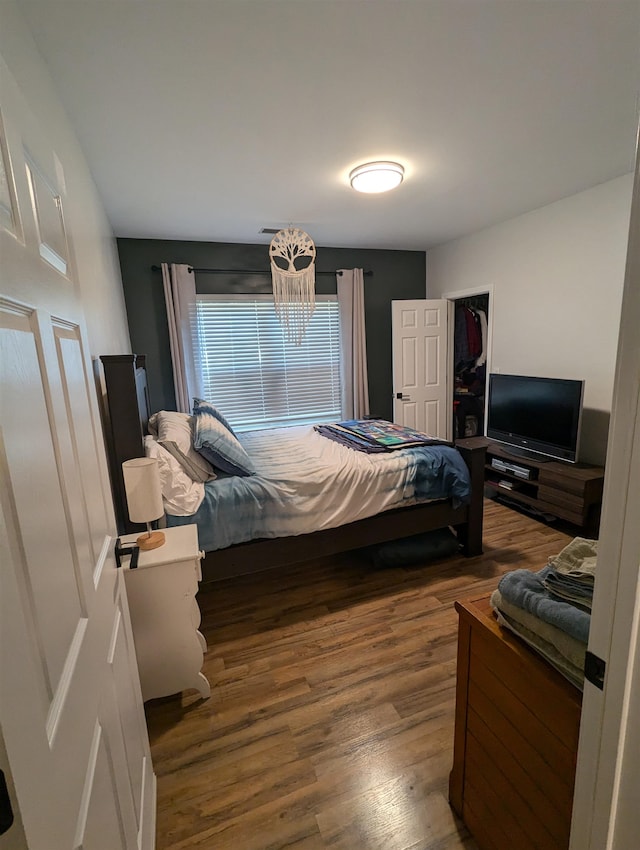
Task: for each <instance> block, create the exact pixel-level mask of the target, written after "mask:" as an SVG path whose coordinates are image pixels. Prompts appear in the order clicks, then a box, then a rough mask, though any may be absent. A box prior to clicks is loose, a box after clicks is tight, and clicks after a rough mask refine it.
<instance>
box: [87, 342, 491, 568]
mask: <svg viewBox="0 0 640 850" xmlns="http://www.w3.org/2000/svg"><path fill="white" fill-rule="evenodd" d="M100 359H101V361H102V365H103V370H104V386H105V388H106V394H105V396H104V399H103V402H104V403H103V405H102V408H103V414H104V422H105V437H106V443H107V451H108V458H109V469H110V475H111V481H112V488H113V495H114V505H115V510H116V520H117V524H118V531H119V533H129V532H134V531H137V530H138V529H139V528H140V526H135V525H133V524H132V523H131V522H130V521H129V519H128V516H127V510H126V496H125V493H124V483H123V480H122V463H123V461H125V460H129V459H131V458H133V457H140V456H142V455H144V454H145V439H147V440H148V439H149V438H148V437H147V436H146V435H147V433H148V426H149V418H150V411H149V404H148V394H147V388H146V368H145V357H144V356H143V355H109V356H106V355H105V356H102V357H101V358H100ZM284 430H286V432H287V433H286V434H284V433H283V432H282V431H278V432H275V431H274V432H273V433H272V434H270V435H267V434H266V432H255V433H254V434H253V435H241V439H242V440H243V442H244V444H245V445H247V446H248V448H249V452H250V453H255V456H256V458H258V459H257V461H256V462H257V464H258V466H259V468H258V469H257V470H256V474H255V476H252V477H251V478H243V479H241V480H240V481H238V480H237V479H236V480H233V476H229V475H226V476H225V475H223V476H221V477H220V478H219V479H217V480H216V481H214V482H212V483H211V484H206V485H205V488H207V490H208V492H210V493H218V492H219V491H220V490H228V491H235V495H234V498H238V493H240V494H241V495H243V497H244V496H247V497H248V498H247V503H248V504H251V503H253V505H254V507H255V506H256V505H257V506H259V509H257V510H254V513H253V515H252V518H250V519H251V521H250V522H249V523H248V526H250V534H251V535H255V534H262V533H264V536H260V537H258V538H257V539H250V540H246V541H244V542H239V543H235V542H231V538H229V539H227V538H226V537H225V534H226V531H223V532H222V533H221V535H218V536H217V537H216V536H213V537H212V533H211V532H210V530H209V529H208V528H207V527H206V526H205V525H203V522H205V520H204V518H203V517H202V516H199V513H200V509H199V511H198V512H196V515H195V516H194V517H179V518H176V517H173V516H168V517H167V521H168V524H170V525H175V524H184V523H185V522H193V521H195V520H197V524H198V525H199V537H200V540H201V545H202V546H203V548H204V549H205V553H206V554H205V558H204V560H203V581H204V582H211V581H216V580H220V579H223V578H227V577H230V576H235V575H241V574H245V573H251V572H256V571H258V570H264V569H269V568H272V567H276V566H279V565H284V564H291V563H297V562H301V561H305V560H310V559H312V558H318V557H323V556H326V555H331V554H336V553H338V552H343V551H348V550H352V549H357V548H361V547H364V546H370V545H373V544H378V543H383V542H388V541H392V540H398V539H401V538H404V537H409V536H411V535H415V534H419V533H422V532H426V531H431V530H435V529H440V528H446V527H451V528H453V529H454V530H455V532H456V534H457V535H458V538H459V540H460V543H461V545H462V549H463V552H464V554H465V555H467V556H474V555H479V554H481V553H482V499H483V490H484V455H485V447H484V446H483V445H482V441H477V440H473V439H470V440H461V441H458V442H457V443H456V449H455V450H454V449H449V450H448V451H450V452H454V453H455V454H456V455H458V456H459V458H461V459H462V460H463V461H464V465H465V467H466V470H467V471H468V480H469V484H470V495H469V497H468V498H465V500H462V499H461V498H460V497H459V493H458V491H456V490H455V487H454V489H453V491H451V493H448V492H446V491H444V490H442V489H441V490H439V491H437V496H438V498H435V499H434V498H431V499H430V500H429V501H426V502H423V501H422V498H423V495H424V494H422V493H421V492H420V488H419V487H418V486H414V483H412V485H411V488H412V489H411V490H410V492H405V493H404V495H403V497H402V498H400V499H396V497H395V496H391V495H389V494H388V493H387V494H386V495H385V493H386V490H387V488H385V487H384V486H383V487H382V488H375V487H372V486H371V485H370V484H369V483H367V484H366V486H364V487H362V488H360V487H357V488H355V489H357V492H358V499H357V500H351V501H352V502H353V503H355V504H356V507H357V509H356V511H355V514H353V505H352V506H351V515H350V513H349V511H347V510H345V511H342V509H340V510H336V509H335V505H336V504H339V505H340V506H343V505H346V504H347V503H348V502H349V500H348V499H347V498H343V497H341V498H340V499H339V500H337V499H336V498H335V489H336V487H337V488H338V489H341V490H342V491H344V492H346V491H348V489H349V487H353V484H354V482H357V481H359V480H360V476H361V474H362V468H361V466H356V468H354V469H351V472H350V475H351V479H350V481H349V482H348V483H347V484H346V485H345V484H344V483H341V484H336V485H335V486H333V485H332V486H330V487H327V484H326V481H323V482H319V484H318V487H317V488H316V492H315V493H314V497H315V502H314V505H315V506H314V508H313V509H312V510H311V511H307V513H313V514H314V516H316V515H317V518H318V525H319V527H317V529H316V530H313V531H311V530H309V531H307V530H304V531H302V532H300V531H299V529H300V528H302V527H303V526H302V525H299V526H298V525H297V524H296V523H297V522H298V520H299V519H300V517H297V518H295V521H294V525H293V526H292V527H289V526H287V525H286V523H285V524H284V526H283V527H282V528H280V527H272V526H270V525H269V524H268V517H267V518H266V519H265V514H266V513H267V512H266V511H265V510H264V509H263V499H262V493H263V492H264V490H265V489H267V490H268V489H270V479H269V475H270V469H271V470H272V469H273V468H274V465H275V466H277V465H278V464H279V463H280V461H278V459H277V456H275V455H274V456H272V458H271V460H268V459H267V460H265V455H263V454H260V452H257V451H256V447H257V446H258V445H259V444H262V445H263V447H264V444H265V441H266V442H267V443H268V444H269V446H270V447H273V444H276V443H282V441H286V440H289V439H293V441H294V444H295V445H296V446H297V447H298V449H297V450H298V451H300V450H301V449H300V447H301V446H302V445H308V443H303V442H301V440H303V439H306V438H307V437H309V434H308V433H306V432H305V434H304V435H303V434H302V433H301V429H295V428H294V429H284ZM310 430H312V429H306V431H310ZM313 439H314V440H315V441H316V442H315V444H314V445H315V447H316V449H317V450H318V451H319V452H321V453H327V452H328V453H329V454H330V455H336V453H337V452H338V449H337V448H334V446H333V445H331V441H330V440H328V439H327V438H326V437H324V436H321V435H320V434H317V433H316V434H315V436H314V437H313ZM317 441H325V442H324V443H322V442H317ZM283 445H285V443H283ZM318 446H320V449H318ZM340 450H341V451H342V452H346V453H347V454H348V455H349V456H353V455H356V454H358V453H357V452H353V451H352V450H351V449H346V448H344V447H340ZM286 454H291V449H290V448H285V455H286ZM391 454H393V455H394V456H395V460H394V462H393V463H392V465H393V464H395V466H399V467H400V474H401V476H402V475H403V474H404V475H405V477H406V474H407V473H406V470H407V469H408V468H409V469H410V468H412V467H413V466H415V464H416V462H417V461H416V457H418V456H420V458H422V460H420V462H421V463H424V457H425V453H424V452H423V453H422V455H420V452H418V454H417V455H416V450H414V449H403V450H402V451H397V452H393V453H391ZM268 455H269V451H267V457H268ZM342 457H343V458H345V457H347V455H344V454H343V455H342ZM379 463H380V462H379V461H377V459H376V460H375V461H371V464H369V465H374V466H375V465H377V464H379ZM270 464H271V467H270V466H269V465H270ZM297 465H298V464H297V463H296V462H294V463H293V467H296V466H297ZM365 465H366V464H365ZM314 468H315V467H314ZM290 470H291V465H290V466H289V471H290ZM287 474H288V473H287ZM302 477H305V476H304V474H303V476H302ZM278 478H279V480H280V483H282V479H283V478H285V479H286V475H284V476H283V474H281V473H280V474H279V475H278ZM290 483H291V482H290V481H289V480H288V479H286V484H287V485H288V484H290ZM286 489H287V487H286V486H285V490H286ZM324 492H327V497H328V498H327V499H326V500H324V497H323V493H324ZM344 492H343V495H344ZM331 493H334V497H333V498H332V497H331ZM394 499H395V501H394ZM207 501H211V499H208V500H207ZM214 501H215V499H214ZM363 503H365V504H363ZM294 504H295V498H293V499H291V500H290V501H289V507H291V506H292V505H294ZM205 507H206V506H205ZM291 512H292V511H289V513H291ZM294 513H295V511H294ZM365 514H366V515H365ZM257 520H259V522H258V521H257ZM254 521H255V522H254ZM264 522H267V525H264V524H261V523H264ZM282 533H284V534H285V536H280V535H281V534H282ZM227 543H229V544H230V545H226V544H227ZM222 544H224V545H222Z"/></svg>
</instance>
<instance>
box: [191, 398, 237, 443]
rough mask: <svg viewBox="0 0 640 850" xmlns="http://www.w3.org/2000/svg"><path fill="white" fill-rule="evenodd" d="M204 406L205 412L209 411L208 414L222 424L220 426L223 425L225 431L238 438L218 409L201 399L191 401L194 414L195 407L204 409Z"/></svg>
mask: <svg viewBox="0 0 640 850" xmlns="http://www.w3.org/2000/svg"><path fill="white" fill-rule="evenodd" d="M204 406H206V408H207V410H208V411H209V413H210V414H211V415H212V416H215V418H216V419H217V420H218V421H219V422H222V424H223V425H224V427H225V428H226V429H227V431H231V433H232V434H233V436H234V437H236V438H237V436H238V435H237V434H236V432H235V431H234V430H233V428H232V427H231V425H229V420H228V419H227V418H226V417H225V416H223V415H222V413H220V411H219V410H218V408H217V407H214V405H213V404H211V402H210V401H204V399H201V398H194V400H193V412H194V413H195V411H196V407H204Z"/></svg>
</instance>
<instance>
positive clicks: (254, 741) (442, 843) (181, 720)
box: [146, 501, 575, 850]
mask: <svg viewBox="0 0 640 850" xmlns="http://www.w3.org/2000/svg"><path fill="white" fill-rule="evenodd" d="M574 533H575V532H574ZM574 533H566V530H564V529H562V528H560V527H554V526H546V525H544V524H542V523H539V522H537V521H535V520H533V519H530V518H528V517H525V516H523V515H521V514H519V513H516V512H514V511H512V510H509V509H508V508H506V507H503V506H501V505H499V504H496V503H494V502H490V501H485V534H484V555H482V556H480V557H476V558H469V559H467V558H464V557H455V558H451V559H448V560H446V561H440V562H436V563H432V564H429V565H418V566H415V567H411V568H394V569H374V568H373V567H371V566H370V565H369V563H368V562H367V561H366V560H365V559H364V558H363V557H362V556H359V555H357V554H347V555H341V556H337V557H332V558H327V559H323V560H319V561H315V562H312V563H306V564H300V565H296V566H294V567H289V568H287V569H281V570H275V571H273V570H272V571H269V572H267V573H262V574H258V575H257V576H256V575H254V576H251V577H244V578H238V579H233V580H227V581H224V582H220V583H218V584H216V585H210V586H209V587H208V588H207V589H206V590H204V591H203V592H201V593H200V594H199V596H198V601H199V604H200V608H201V610H202V626H201V630H202V632H203V634H204V636H205V638H206V640H207V643H208V646H209V649H208V652H207V653H206V656H205V666H204V673H205V675H206V676H207V677H208V678H209V681H210V682H211V685H212V694H211V697H210V699H208V700H201V699H200V698H199V697H198V695H197V694H196V693H195V692H185V693H184V694H182V695H179V696H176V697H170V698H166V699H163V700H153V701H150V702H149V703H147V704H146V713H147V721H148V725H149V735H150V740H151V752H152V757H153V763H154V768H155V771H156V774H157V777H158V838H157V848H158V850H183V848H184V850H186V848H194V847H198V848H211V850H231V848H233V850H282V848H287V850H326V848H332V849H333V850H374V848H375V850H476V845H475V843H474V842H473V840H472V839H471V837H470V836H469V833H468V832H467V830H466V829H465V827H464V825H463V824H462V823H461V822H460V821H459V820H458V819H457V818H456V817H455V816H454V815H453V813H452V811H451V809H450V807H449V804H448V802H447V785H448V776H449V771H450V769H451V763H452V750H453V710H454V699H455V696H454V694H455V667H456V644H457V616H456V614H455V611H454V609H453V602H454V601H455V600H456V599H462V598H464V597H466V596H478V595H479V594H482V593H484V592H486V593H487V594H488V593H490V592H491V591H492V590H493V589H494V588H495V586H496V584H497V581H498V578H499V577H500V576H501V575H502V574H503V573H504V572H506V571H507V570H511V569H516V568H519V567H527V568H530V569H541V568H542V567H543V566H544V565H545V563H546V562H547V558H548V556H550V555H554V554H557V553H558V552H559V551H560V549H561V548H562V547H563V546H565V545H566V543H567V542H568V541H569V540H570V539H571V537H572V536H574Z"/></svg>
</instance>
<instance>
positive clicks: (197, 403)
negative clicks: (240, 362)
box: [193, 399, 255, 475]
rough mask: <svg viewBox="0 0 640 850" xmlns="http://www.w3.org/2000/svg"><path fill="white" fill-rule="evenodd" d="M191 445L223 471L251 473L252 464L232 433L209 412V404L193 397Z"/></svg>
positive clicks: (235, 473)
mask: <svg viewBox="0 0 640 850" xmlns="http://www.w3.org/2000/svg"><path fill="white" fill-rule="evenodd" d="M193 447H194V449H195V450H196V451H198V452H200V454H201V455H202V456H203V457H204V458H206V460H208V461H209V463H212V464H213V465H214V466H215V467H217V468H218V469H221V470H222V471H223V472H229V473H231V475H253V473H254V472H255V467H254V465H253V463H252V462H251V458H250V457H249V455H248V454H247V453H246V451H245V449H244V447H243V446H242V445H241V443H240V442H239V441H238V439H237V438H236V436H235V435H234V434H232V433H231V431H229V429H228V428H227V427H226V426H225V425H223V423H222V422H221V421H220V419H219V418H218V417H217V416H216V415H215V414H214V413H213V405H210V404H209V403H208V402H206V401H202V400H201V399H194V408H193Z"/></svg>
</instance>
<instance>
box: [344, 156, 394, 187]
mask: <svg viewBox="0 0 640 850" xmlns="http://www.w3.org/2000/svg"><path fill="white" fill-rule="evenodd" d="M403 177H404V168H403V167H402V166H401V165H400V163H398V162H365V163H364V165H358V166H357V167H356V168H354V169H353V171H351V173H350V174H349V181H350V183H351V185H352V186H353V188H354V189H355V190H356V192H367V193H368V194H373V193H374V192H388V191H389V189H395V188H396V186H399V185H400V184H401V183H402V178H403Z"/></svg>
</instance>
